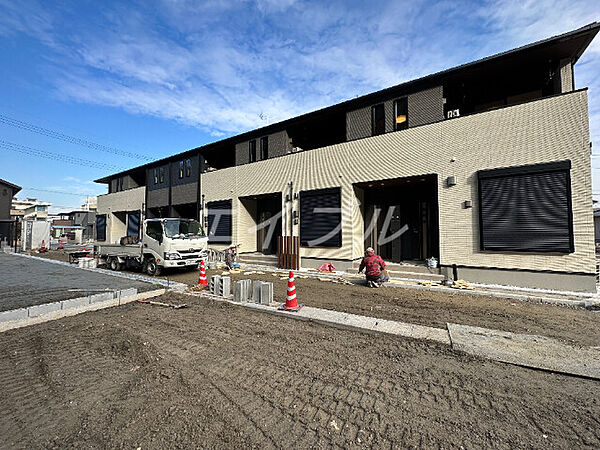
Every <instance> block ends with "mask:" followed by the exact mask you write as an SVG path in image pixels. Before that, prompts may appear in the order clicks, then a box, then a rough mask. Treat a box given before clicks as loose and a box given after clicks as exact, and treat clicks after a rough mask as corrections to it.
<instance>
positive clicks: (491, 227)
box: [478, 161, 574, 253]
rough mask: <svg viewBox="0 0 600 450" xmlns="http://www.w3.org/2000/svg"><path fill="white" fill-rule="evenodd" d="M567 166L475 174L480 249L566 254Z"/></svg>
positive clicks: (569, 230) (569, 247) (569, 224)
mask: <svg viewBox="0 0 600 450" xmlns="http://www.w3.org/2000/svg"><path fill="white" fill-rule="evenodd" d="M570 168H571V163H570V161H561V162H557V163H549V164H537V165H533V166H521V167H513V168H505V169H494V170H484V171H480V172H479V174H478V175H479V177H478V178H479V203H480V210H479V214H480V217H479V220H480V230H481V231H480V236H481V249H482V250H500V251H517V252H553V253H571V252H573V251H574V244H573V216H572V210H571V179H570V173H569V170H570Z"/></svg>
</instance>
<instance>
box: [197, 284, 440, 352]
mask: <svg viewBox="0 0 600 450" xmlns="http://www.w3.org/2000/svg"><path fill="white" fill-rule="evenodd" d="M186 295H192V296H199V297H206V298H209V299H211V300H216V301H220V302H226V303H231V304H232V305H238V306H242V307H245V308H249V309H253V310H257V311H262V312H266V313H269V314H274V315H277V316H283V317H290V318H292V319H298V320H305V321H307V322H316V323H320V324H322V325H329V326H335V327H338V328H343V329H350V330H354V331H360V332H367V333H377V334H379V333H381V334H388V335H392V336H402V337H410V338H413V339H425V340H429V341H435V342H439V343H442V344H445V345H450V337H449V335H448V330H446V329H443V328H433V327H427V326H423V325H415V324H411V323H404V322H396V321H394V320H387V319H378V318H376V317H368V316H359V315H357V314H350V313H345V312H339V311H332V310H329V309H321V308H313V307H310V306H304V307H303V308H301V309H300V311H298V312H289V311H281V310H279V309H278V308H279V304H277V306H270V305H261V304H258V303H251V302H235V301H233V300H231V298H230V297H227V298H225V297H219V296H216V295H212V294H208V293H186Z"/></svg>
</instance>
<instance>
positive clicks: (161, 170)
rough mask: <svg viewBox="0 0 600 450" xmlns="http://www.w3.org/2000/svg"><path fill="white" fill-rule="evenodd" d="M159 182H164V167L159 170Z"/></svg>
mask: <svg viewBox="0 0 600 450" xmlns="http://www.w3.org/2000/svg"><path fill="white" fill-rule="evenodd" d="M159 181H160V182H161V183H164V182H165V168H164V167H161V168H160V178H159Z"/></svg>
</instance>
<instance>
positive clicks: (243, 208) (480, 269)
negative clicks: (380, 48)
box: [97, 23, 600, 291]
mask: <svg viewBox="0 0 600 450" xmlns="http://www.w3.org/2000/svg"><path fill="white" fill-rule="evenodd" d="M599 27H600V25H599V24H597V23H594V24H591V25H588V26H586V27H584V28H581V29H578V30H575V31H572V32H570V33H566V34H564V35H561V36H557V37H554V38H550V39H547V40H544V41H540V42H537V43H534V44H530V45H528V46H525V47H521V48H518V49H515V50H512V51H509V52H505V53H502V54H499V55H495V56H492V57H489V58H485V59H483V60H480V61H476V62H473V63H470V64H466V65H463V66H459V67H457V68H454V69H450V70H447V71H444V72H440V73H437V74H433V75H430V76H427V77H424V78H420V79H418V80H414V81H410V82H408V83H404V84H401V85H398V86H394V87H391V88H388V89H385V90H382V91H379V92H375V93H373V94H369V95H366V96H363V97H360V98H357V99H353V100H350V101H347V102H344V103H340V104H338V105H334V106H331V107H329V108H325V109H323V110H319V111H316V112H313V113H309V114H306V115H303V116H300V117H296V118H293V119H289V120H286V121H284V122H280V123H277V124H273V125H269V126H267V127H264V128H261V129H258V130H254V131H250V132H247V133H244V134H241V135H238V136H235V137H232V138H228V139H225V140H223V141H219V142H216V143H213V144H209V145H206V146H203V147H200V148H197V149H193V150H190V151H187V152H184V153H181V154H179V155H175V156H173V157H169V158H165V159H163V160H160V161H157V162H155V163H150V164H147V165H144V166H141V167H138V168H134V169H132V170H130V171H127V172H123V173H120V174H115V175H113V176H109V177H106V178H103V179H100V180H97V181H98V182H103V183H107V184H108V185H109V194H107V195H105V196H100V197H99V199H98V218H99V219H100V222H97V227H98V230H99V231H98V239H100V238H104V239H105V240H108V241H111V242H112V241H115V240H118V239H119V238H120V237H122V236H124V235H126V234H129V233H139V223H140V220H142V219H143V218H145V217H189V218H198V219H200V220H202V221H203V223H204V224H205V226H206V227H207V229H208V232H209V240H210V243H211V245H212V246H214V247H216V248H224V247H226V246H228V245H229V244H231V243H233V244H241V247H240V251H241V252H242V253H244V252H246V253H254V252H260V253H264V254H272V253H276V251H277V247H276V238H277V237H278V236H299V237H300V245H301V248H300V257H301V264H302V266H304V267H316V266H318V265H320V264H322V263H323V262H326V261H332V262H334V264H335V265H336V266H337V267H338V268H341V269H346V268H349V267H351V266H352V265H353V264H354V261H356V260H357V259H359V258H361V257H362V255H363V253H364V249H365V248H366V247H367V246H372V247H374V248H375V249H376V251H377V252H378V253H379V254H381V256H382V257H384V259H386V260H388V261H392V262H413V263H415V262H416V263H418V262H422V261H424V260H425V259H427V258H431V257H434V258H436V259H437V260H438V261H439V263H440V266H441V271H442V273H443V274H444V275H446V276H447V277H448V278H455V277H458V278H465V279H469V280H471V281H478V282H485V283H498V284H508V285H521V286H535V287H545V288H549V289H569V290H587V291H595V271H596V262H595V251H594V222H593V212H592V197H591V169H590V142H589V121H588V105H587V91H586V89H579V90H576V89H575V84H574V75H573V66H574V64H575V63H576V62H577V60H578V58H579V57H580V56H581V54H582V53H583V51H584V50H585V49H586V48H587V46H588V45H589V43H590V42H591V40H592V39H593V38H594V37H595V35H596V34H597V32H598V29H599ZM102 215H105V216H106V219H105V222H104V224H103V223H102V219H101V216H102ZM130 224H131V225H130ZM136 224H137V226H136ZM102 226H103V227H104V233H103V232H102Z"/></svg>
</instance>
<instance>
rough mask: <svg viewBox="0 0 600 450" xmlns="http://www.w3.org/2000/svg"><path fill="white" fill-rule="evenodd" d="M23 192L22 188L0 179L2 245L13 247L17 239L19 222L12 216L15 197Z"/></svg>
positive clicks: (0, 231)
mask: <svg viewBox="0 0 600 450" xmlns="http://www.w3.org/2000/svg"><path fill="white" fill-rule="evenodd" d="M20 190H21V187H20V186H17V185H15V184H13V183H9V182H8V181H5V180H2V179H0V245H1V244H2V243H3V242H5V243H6V244H8V245H12V244H13V241H14V239H15V238H16V236H17V234H16V226H17V222H16V220H15V218H14V217H12V216H11V210H12V202H13V197H14V196H15V195H17V193H18V192H19V191H20Z"/></svg>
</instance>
